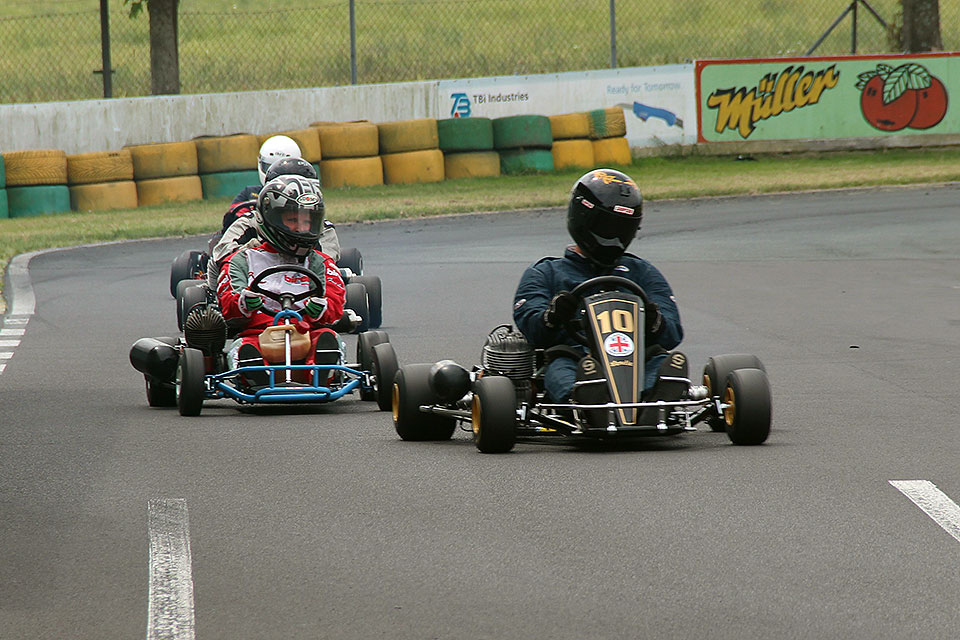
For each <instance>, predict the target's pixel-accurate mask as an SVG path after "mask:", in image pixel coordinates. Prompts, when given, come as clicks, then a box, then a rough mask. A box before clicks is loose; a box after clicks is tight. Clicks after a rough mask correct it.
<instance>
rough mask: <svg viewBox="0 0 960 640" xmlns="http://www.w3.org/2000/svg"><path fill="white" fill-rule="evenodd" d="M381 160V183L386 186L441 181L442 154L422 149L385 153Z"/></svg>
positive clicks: (442, 173)
mask: <svg viewBox="0 0 960 640" xmlns="http://www.w3.org/2000/svg"><path fill="white" fill-rule="evenodd" d="M380 157H381V158H382V159H383V181H384V183H386V184H414V183H419V182H440V181H442V180H443V176H444V172H443V152H442V151H440V149H423V150H420V151H404V152H403V153H387V154H384V155H382V156H380Z"/></svg>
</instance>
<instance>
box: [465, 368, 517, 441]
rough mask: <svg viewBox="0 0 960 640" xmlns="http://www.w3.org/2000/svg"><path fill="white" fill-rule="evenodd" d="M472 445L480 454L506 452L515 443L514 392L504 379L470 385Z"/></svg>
mask: <svg viewBox="0 0 960 640" xmlns="http://www.w3.org/2000/svg"><path fill="white" fill-rule="evenodd" d="M472 409H473V411H472V420H471V422H472V423H473V442H474V444H476V445H477V449H479V450H480V452H481V453H506V452H507V451H510V450H511V449H513V445H514V444H516V441H517V392H516V389H515V387H514V386H513V381H512V380H510V378H507V377H506V376H484V377H483V378H480V379H479V380H477V381H476V383H474V385H473V407H472Z"/></svg>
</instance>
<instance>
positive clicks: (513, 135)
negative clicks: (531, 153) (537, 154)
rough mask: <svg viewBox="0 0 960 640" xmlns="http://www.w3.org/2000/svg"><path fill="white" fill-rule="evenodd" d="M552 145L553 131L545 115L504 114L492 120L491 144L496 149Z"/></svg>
mask: <svg viewBox="0 0 960 640" xmlns="http://www.w3.org/2000/svg"><path fill="white" fill-rule="evenodd" d="M552 145H553V131H552V130H551V129H550V118H548V117H547V116H534V115H525V116H506V117H505V118H495V119H494V120H493V146H494V147H496V148H497V149H520V148H524V149H549V148H550V147H551V146H552ZM551 170H552V169H551Z"/></svg>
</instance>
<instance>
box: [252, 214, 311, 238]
mask: <svg viewBox="0 0 960 640" xmlns="http://www.w3.org/2000/svg"><path fill="white" fill-rule="evenodd" d="M264 221H265V222H266V223H267V224H269V225H270V226H271V227H273V228H274V229H276V230H278V231H280V232H281V233H283V234H284V235H288V236H290V237H302V238H315V237H317V236H319V235H320V227H321V225H322V224H323V209H320V208H316V207H314V208H310V209H299V208H292V207H291V208H280V207H278V208H275V209H271V210H270V211H268V212H267V215H266V216H264Z"/></svg>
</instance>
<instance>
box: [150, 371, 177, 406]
mask: <svg viewBox="0 0 960 640" xmlns="http://www.w3.org/2000/svg"><path fill="white" fill-rule="evenodd" d="M143 379H144V382H145V383H146V388H147V404H148V405H150V406H151V407H175V406H177V389H176V387H174V386H173V385H172V384H170V383H169V382H167V383H164V382H161V381H160V380H157V379H156V378H154V377H153V376H149V375H147V374H143Z"/></svg>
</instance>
